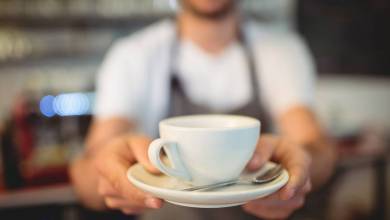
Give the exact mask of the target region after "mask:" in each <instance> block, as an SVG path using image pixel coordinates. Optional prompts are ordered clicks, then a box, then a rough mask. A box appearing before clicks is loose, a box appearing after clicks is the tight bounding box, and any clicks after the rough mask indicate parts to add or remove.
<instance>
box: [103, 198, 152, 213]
mask: <svg viewBox="0 0 390 220" xmlns="http://www.w3.org/2000/svg"><path fill="white" fill-rule="evenodd" d="M104 203H105V204H106V206H107V207H108V208H111V209H131V210H133V211H137V210H144V209H145V207H143V206H136V205H133V204H132V203H131V202H130V201H129V200H126V199H118V198H114V197H106V198H105V199H104Z"/></svg>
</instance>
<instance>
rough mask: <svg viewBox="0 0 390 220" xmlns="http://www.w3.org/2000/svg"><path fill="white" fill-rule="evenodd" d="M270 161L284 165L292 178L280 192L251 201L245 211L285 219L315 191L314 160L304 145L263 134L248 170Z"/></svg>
mask: <svg viewBox="0 0 390 220" xmlns="http://www.w3.org/2000/svg"><path fill="white" fill-rule="evenodd" d="M270 159H272V160H273V161H275V162H278V163H281V164H282V165H283V167H284V168H285V169H287V171H288V173H289V175H290V179H289V181H288V182H287V184H286V185H285V186H284V187H283V188H282V189H281V190H279V192H277V193H275V194H272V195H270V196H268V197H265V198H261V199H257V200H254V201H250V202H248V203H247V204H245V205H244V206H243V208H244V210H245V211H246V212H248V213H250V214H253V215H255V216H257V217H260V218H265V219H285V218H287V217H288V216H290V215H291V214H292V213H293V212H294V211H295V210H296V209H298V208H300V207H301V206H303V204H304V201H305V195H306V194H307V193H308V192H309V191H310V190H311V182H310V163H311V158H310V156H309V154H308V153H306V151H305V150H304V149H303V147H301V146H295V145H293V144H291V143H288V142H287V141H285V140H283V139H279V138H276V137H273V136H269V135H263V136H262V137H261V139H260V141H259V142H258V145H257V148H256V152H255V154H254V155H253V157H252V159H251V161H250V162H249V163H248V166H247V168H248V169H249V170H256V169H258V168H259V167H261V166H262V165H263V164H264V163H266V162H267V161H268V160H270Z"/></svg>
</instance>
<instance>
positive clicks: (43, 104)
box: [39, 95, 56, 117]
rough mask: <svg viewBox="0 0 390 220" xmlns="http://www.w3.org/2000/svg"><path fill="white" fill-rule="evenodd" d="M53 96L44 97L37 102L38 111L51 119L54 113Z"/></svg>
mask: <svg viewBox="0 0 390 220" xmlns="http://www.w3.org/2000/svg"><path fill="white" fill-rule="evenodd" d="M53 102H54V96H52V95H47V96H44V97H43V98H42V99H41V101H40V102H39V109H40V110H41V113H42V114H43V115H44V116H46V117H53V116H54V115H55V114H56V113H55V111H54V109H53Z"/></svg>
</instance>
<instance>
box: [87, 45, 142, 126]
mask: <svg viewBox="0 0 390 220" xmlns="http://www.w3.org/2000/svg"><path fill="white" fill-rule="evenodd" d="M134 51H139V49H138V50H137V48H136V47H135V45H134V44H129V43H128V42H126V41H125V40H120V41H118V42H117V43H115V44H114V45H113V46H112V48H111V49H110V50H109V52H108V53H107V55H106V57H105V59H104V61H103V63H102V66H101V68H100V70H99V72H98V75H97V80H96V98H95V104H94V115H95V117H97V118H108V117H125V118H128V119H137V118H138V117H139V114H140V111H141V106H142V100H143V96H144V95H145V94H144V92H143V89H144V84H145V79H144V78H145V77H144V75H145V74H144V73H143V72H142V70H141V69H140V68H139V66H137V63H139V62H138V61H137V59H139V56H137V54H134V53H135V52H134Z"/></svg>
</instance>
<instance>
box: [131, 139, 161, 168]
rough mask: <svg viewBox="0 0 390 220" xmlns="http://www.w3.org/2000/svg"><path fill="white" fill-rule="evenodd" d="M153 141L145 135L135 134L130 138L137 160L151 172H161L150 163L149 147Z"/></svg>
mask: <svg viewBox="0 0 390 220" xmlns="http://www.w3.org/2000/svg"><path fill="white" fill-rule="evenodd" d="M151 142H152V140H151V139H150V138H149V137H147V136H144V135H133V136H131V137H129V139H128V143H129V146H130V148H131V150H132V151H133V153H134V157H135V158H136V160H137V161H138V162H139V163H140V164H142V166H143V167H144V168H145V169H146V170H148V171H149V172H151V173H156V174H158V173H161V172H160V171H159V170H158V169H157V168H156V167H154V166H153V165H152V164H151V163H150V160H149V157H148V148H149V144H150V143H151Z"/></svg>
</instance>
